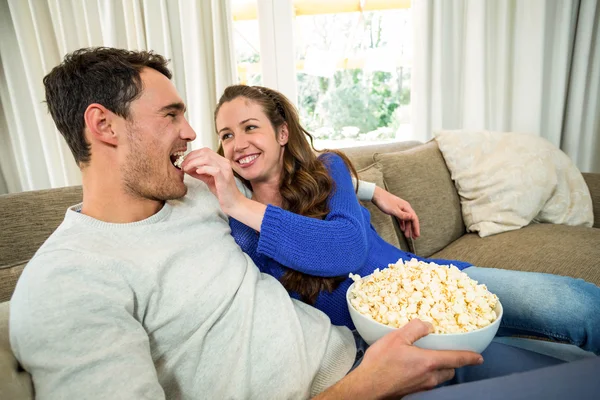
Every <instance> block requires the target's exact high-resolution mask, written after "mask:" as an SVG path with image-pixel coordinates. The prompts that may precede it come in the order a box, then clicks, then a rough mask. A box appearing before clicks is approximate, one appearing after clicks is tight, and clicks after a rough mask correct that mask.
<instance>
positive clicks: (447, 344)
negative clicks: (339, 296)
mask: <svg viewBox="0 0 600 400" xmlns="http://www.w3.org/2000/svg"><path fill="white" fill-rule="evenodd" d="M352 288H354V283H353V284H352V285H350V287H349V288H348V291H347V292H346V303H348V310H350V317H351V318H352V322H354V326H355V327H356V330H357V331H358V333H359V334H360V336H361V337H362V338H363V339H364V340H365V342H367V343H368V344H370V345H371V344H373V343H375V341H376V340H377V339H380V338H381V337H383V336H385V335H386V334H388V333H390V332H392V331H394V330H396V329H397V328H393V327H391V326H388V325H384V324H382V323H380V322H377V321H375V320H374V319H372V318H371V317H368V316H366V315H363V314H361V313H360V312H358V310H356V309H355V308H354V306H353V305H352V304H351V303H350V299H351V296H352ZM494 311H495V312H496V315H497V316H498V317H497V318H496V320H495V321H494V322H492V323H491V324H490V325H488V326H486V327H484V328H481V329H477V330H475V331H471V332H465V333H445V334H435V333H430V334H429V335H427V336H425V337H423V338H421V339H419V340H417V341H416V342H415V343H414V345H415V346H418V347H421V348H423V349H430V350H469V351H474V352H476V353H481V352H483V351H484V350H485V349H486V348H487V347H488V346H489V344H490V342H491V341H492V339H493V338H494V336H495V335H496V332H497V331H498V327H499V326H500V320H501V319H502V312H503V310H502V304H500V301H498V303H497V304H496V307H495V308H494Z"/></svg>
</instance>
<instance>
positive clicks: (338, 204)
mask: <svg viewBox="0 0 600 400" xmlns="http://www.w3.org/2000/svg"><path fill="white" fill-rule="evenodd" d="M322 158H323V161H324V162H325V165H326V166H327V168H328V171H329V173H330V175H331V177H332V179H333V180H334V182H335V190H334V191H333V192H332V193H331V195H330V197H329V204H328V205H329V214H328V215H327V216H326V217H325V219H324V220H320V219H316V218H310V217H305V216H303V215H298V214H294V213H292V212H290V211H286V210H283V209H281V208H279V207H274V206H271V205H269V206H265V205H264V204H261V203H258V202H256V201H253V200H251V199H248V198H246V197H245V196H244V195H243V194H242V193H241V192H240V191H239V189H238V188H237V187H236V183H235V178H234V176H233V172H232V170H231V165H230V163H229V161H228V160H226V159H225V158H223V157H221V156H220V155H218V154H216V153H215V152H214V151H212V150H210V149H200V150H196V151H194V152H192V153H190V154H188V156H187V157H186V159H185V161H184V162H183V164H182V168H183V170H184V171H185V172H186V173H187V174H189V175H191V176H193V177H196V178H198V179H200V180H202V181H203V182H204V183H205V184H206V185H207V186H208V188H209V189H210V190H211V192H212V193H213V194H214V195H215V196H217V198H218V200H219V204H220V205H221V208H222V210H223V211H224V212H225V213H226V214H228V215H229V216H230V217H232V218H234V219H236V220H237V221H239V222H241V223H243V224H245V225H247V226H249V227H250V228H252V229H254V230H256V231H260V232H261V233H260V239H259V242H258V247H257V253H259V254H263V255H265V256H267V257H270V258H272V259H274V260H276V261H277V262H279V263H281V264H283V265H285V266H287V267H289V268H293V269H295V270H297V271H299V272H303V273H307V274H311V275H316V276H328V277H329V276H341V275H346V274H348V273H349V272H355V271H356V270H357V269H358V268H360V267H361V266H362V265H363V263H364V261H365V259H366V257H367V236H366V231H367V229H370V226H369V225H368V221H365V218H364V216H363V214H362V208H361V206H360V204H359V203H358V200H357V198H356V194H355V192H354V186H353V184H352V179H351V178H350V173H349V172H348V169H347V168H346V165H345V164H344V162H343V160H342V159H341V158H340V157H339V156H337V155H333V154H327V155H324V156H322Z"/></svg>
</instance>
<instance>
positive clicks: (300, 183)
mask: <svg viewBox="0 0 600 400" xmlns="http://www.w3.org/2000/svg"><path fill="white" fill-rule="evenodd" d="M238 97H243V98H245V99H248V100H249V101H252V102H254V103H256V104H259V105H260V106H261V107H262V110H263V112H264V113H265V114H266V116H267V117H268V118H269V121H270V122H271V125H272V126H273V129H274V130H275V134H277V132H279V129H280V128H281V127H282V126H283V125H284V124H287V128H288V142H287V144H286V145H285V150H284V155H283V173H282V178H281V184H280V186H279V192H280V194H281V197H282V208H283V209H285V210H289V211H291V212H294V213H296V214H300V215H304V216H307V217H311V218H317V219H324V218H325V217H326V216H327V214H329V207H328V204H327V203H328V199H329V195H330V194H331V193H332V191H333V190H335V183H334V181H333V179H331V177H330V176H329V173H328V172H327V169H326V168H325V165H324V164H323V162H322V161H321V160H319V159H318V158H317V151H316V150H315V148H314V144H313V137H312V135H311V134H310V133H308V132H307V131H306V129H304V128H303V127H302V125H300V119H299V117H298V112H297V110H296V108H295V107H294V105H293V104H292V103H291V102H290V101H289V100H288V99H287V98H286V97H285V96H284V95H283V94H281V93H279V92H277V91H275V90H272V89H269V88H266V87H262V86H246V85H234V86H229V87H228V88H226V89H225V92H224V93H223V95H222V96H221V98H220V99H219V103H218V104H217V108H216V110H215V122H216V119H217V114H218V113H219V110H220V109H221V106H222V105H223V104H224V103H227V102H230V101H232V100H234V99H236V98H238ZM215 125H216V123H215ZM218 152H219V154H221V155H223V147H222V146H221V145H219V150H218ZM321 152H323V153H324V152H332V153H336V154H338V155H339V156H340V157H341V158H342V159H343V160H344V162H345V163H346V165H347V166H348V169H349V170H350V172H351V174H352V175H353V176H354V177H355V178H357V176H358V175H357V173H356V169H355V168H354V166H353V165H352V163H351V162H350V160H349V159H348V157H347V156H346V155H345V154H343V153H341V152H339V151H336V150H322V151H321ZM236 176H237V177H238V178H240V179H241V180H242V182H244V184H245V185H246V186H247V187H248V188H249V189H252V186H251V185H250V182H248V181H247V180H245V179H243V178H242V177H241V176H239V175H237V174H236ZM306 251H310V249H306ZM346 278H347V277H346V276H340V277H319V276H314V275H308V274H304V273H301V272H298V271H294V270H293V269H290V268H288V269H287V270H286V271H285V273H284V274H283V276H282V277H281V283H282V284H283V286H284V287H285V288H286V289H287V290H289V291H292V292H296V293H298V294H299V295H300V296H301V299H302V301H304V302H306V303H308V304H314V303H315V302H316V300H317V297H318V296H319V293H320V292H322V291H328V292H332V291H333V290H335V289H336V288H337V287H338V286H339V284H340V283H341V282H343V281H344V280H345V279H346Z"/></svg>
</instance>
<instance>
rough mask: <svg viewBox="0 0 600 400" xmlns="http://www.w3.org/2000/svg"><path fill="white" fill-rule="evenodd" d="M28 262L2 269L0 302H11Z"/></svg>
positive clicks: (0, 275)
mask: <svg viewBox="0 0 600 400" xmlns="http://www.w3.org/2000/svg"><path fill="white" fill-rule="evenodd" d="M25 265H27V263H26V262H23V263H17V264H14V265H11V266H4V267H3V268H0V302H3V301H9V300H10V298H11V297H12V293H13V292H14V290H15V286H16V285H17V281H18V280H19V277H20V276H21V273H22V272H23V269H24V268H25Z"/></svg>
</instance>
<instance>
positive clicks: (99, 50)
mask: <svg viewBox="0 0 600 400" xmlns="http://www.w3.org/2000/svg"><path fill="white" fill-rule="evenodd" d="M167 63H168V60H167V59H165V58H164V57H163V56H161V55H159V54H154V53H153V52H151V51H129V50H122V49H114V48H109V47H95V48H84V49H79V50H76V51H74V52H72V53H70V54H67V55H66V56H65V58H64V60H63V62H62V64H60V65H58V66H56V67H54V69H52V71H51V72H50V73H49V74H48V75H46V76H45V77H44V87H45V89H46V103H47V104H48V109H49V110H50V114H51V115H52V119H54V123H56V127H57V128H58V130H59V131H60V133H61V134H62V135H63V136H64V138H65V140H66V141H67V144H68V145H69V148H70V149H71V152H73V156H74V157H75V161H77V163H78V164H79V165H80V166H82V165H83V164H86V163H88V162H89V160H90V145H89V143H88V142H87V141H86V140H85V133H84V128H85V121H84V117H83V114H84V112H85V110H86V109H87V107H88V106H89V105H90V104H92V103H98V104H101V105H103V106H104V107H106V108H107V109H109V110H110V111H112V112H114V113H115V114H117V115H120V116H121V117H123V118H128V117H129V106H130V104H131V102H132V101H134V100H135V99H136V98H138V97H139V96H140V95H141V93H142V89H143V88H142V79H141V78H140V72H141V70H142V69H143V68H152V69H155V70H156V71H158V72H160V73H161V74H163V75H164V76H166V77H167V78H169V79H171V71H169V69H168V68H167Z"/></svg>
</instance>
